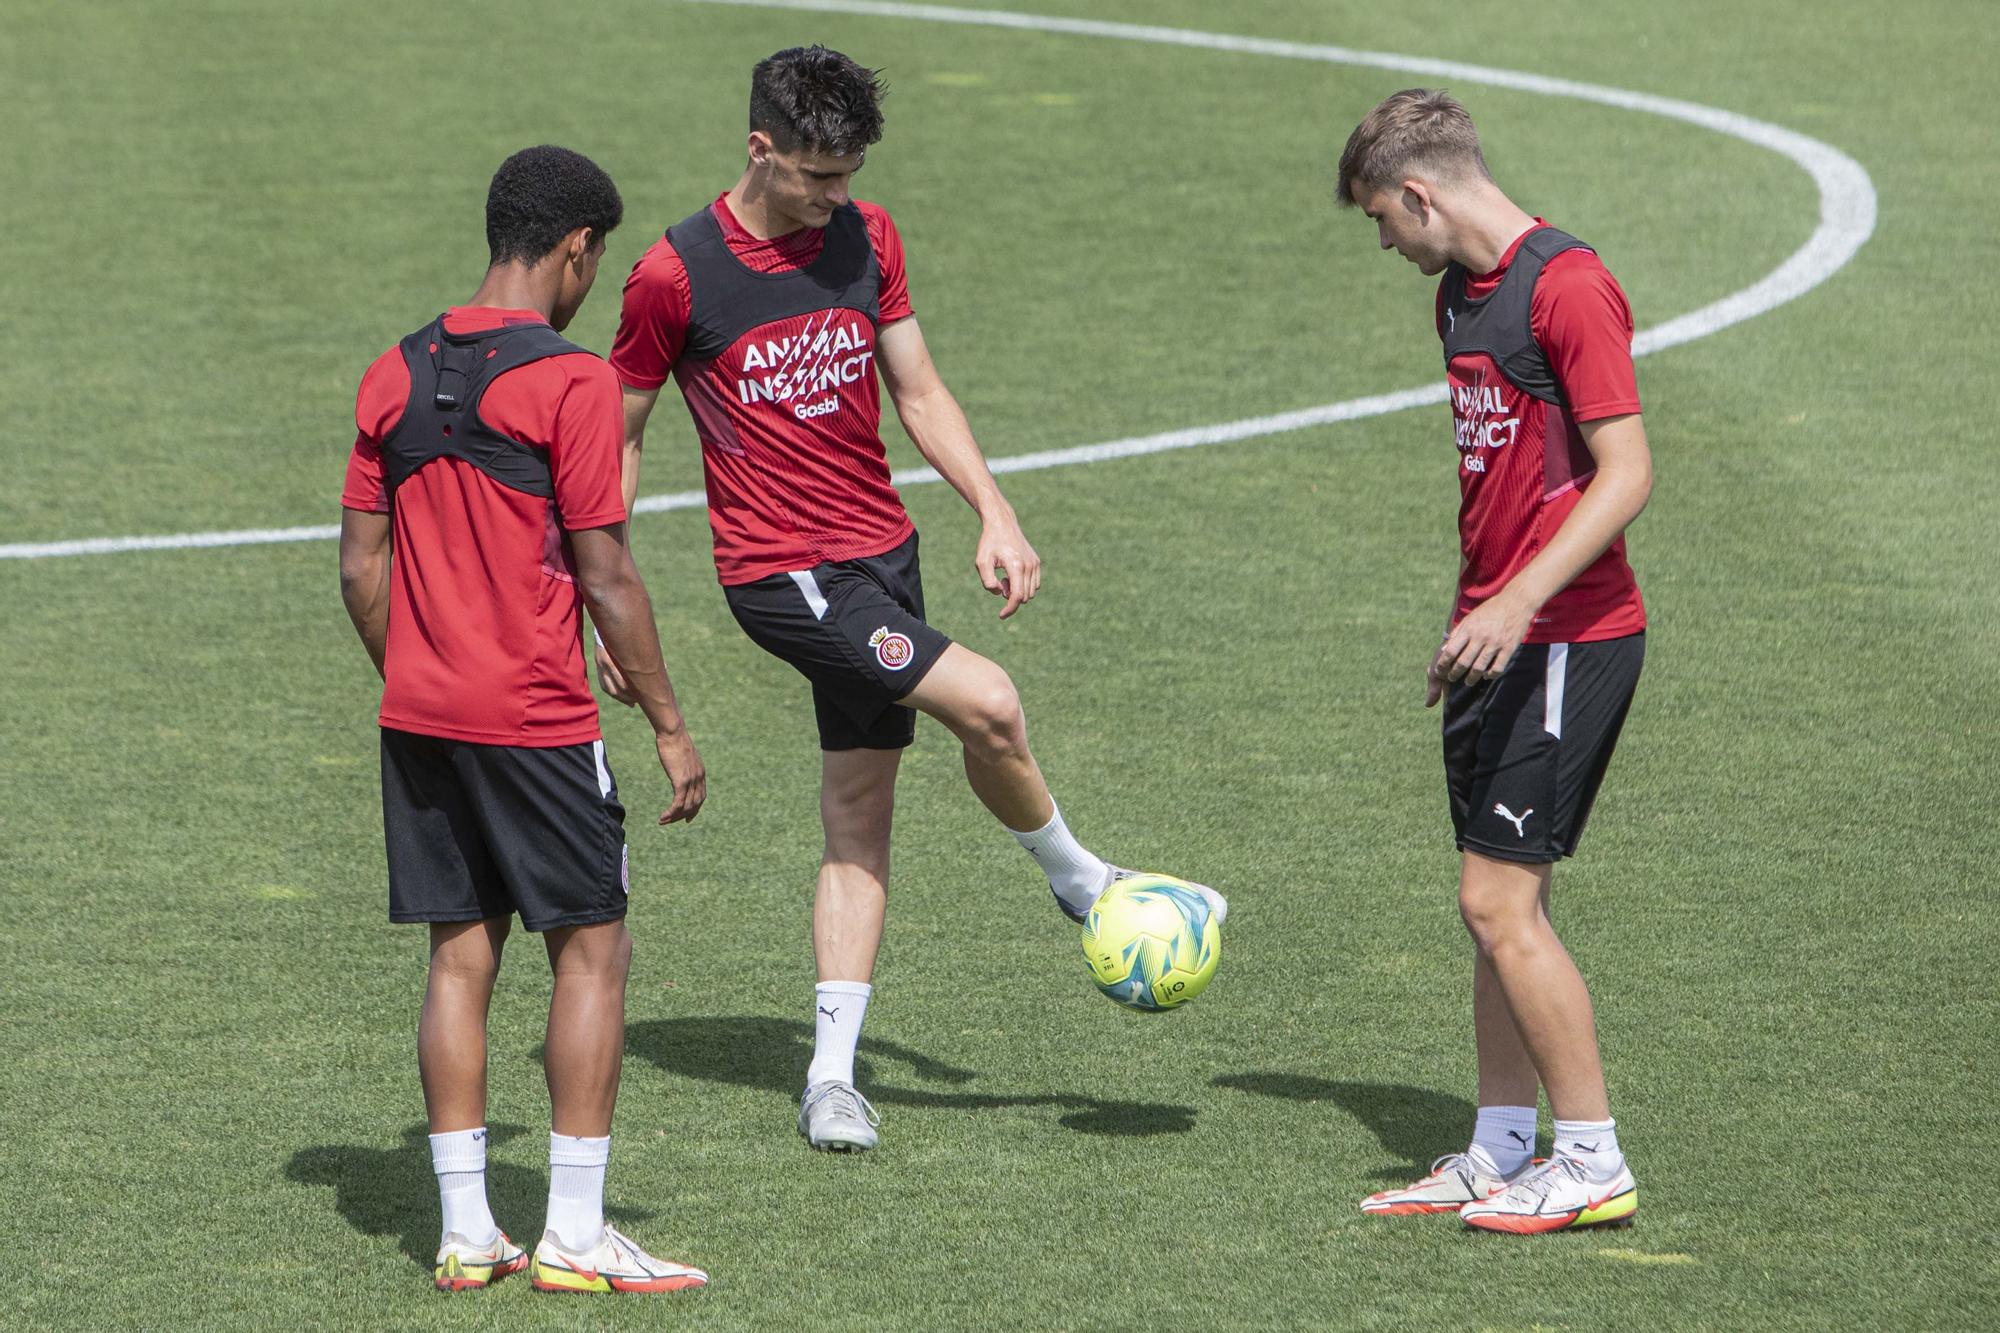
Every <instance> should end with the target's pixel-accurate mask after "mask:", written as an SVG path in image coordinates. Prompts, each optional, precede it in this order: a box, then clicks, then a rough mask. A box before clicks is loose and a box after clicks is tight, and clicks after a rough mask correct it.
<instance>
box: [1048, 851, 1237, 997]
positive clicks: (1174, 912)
mask: <svg viewBox="0 0 2000 1333" xmlns="http://www.w3.org/2000/svg"><path fill="white" fill-rule="evenodd" d="M1083 957H1084V960H1085V961H1086V962H1088V963H1089V964H1090V976H1091V979H1092V980H1093V981H1095V982H1096V983H1097V988H1098V989H1099V990H1101V991H1103V992H1104V993H1105V994H1106V995H1109V996H1110V997H1111V998H1112V999H1114V1000H1116V1001H1117V1002H1118V1003H1120V1004H1122V1005H1124V1006H1125V1007H1126V1008H1128V1009H1140V1010H1144V1011H1147V1012H1157V1011H1159V1010H1162V1009H1172V1008H1174V1007H1175V1006H1176V1005H1182V1004H1186V1003H1187V1002H1188V1001H1189V1000H1192V999H1193V998H1194V997H1195V996H1197V995H1199V994H1201V992H1202V990H1203V989H1204V988H1205V987H1207V985H1208V982H1209V978H1211V977H1213V976H1214V975H1215V964H1216V961H1217V960H1218V959H1220V958H1221V957H1222V924H1221V923H1220V922H1218V921H1216V920H1215V919H1214V918H1213V917H1211V916H1210V915H1209V914H1208V900H1207V899H1205V898H1203V897H1202V896H1201V894H1199V893H1197V892H1196V891H1195V889H1194V888H1193V886H1191V885H1189V884H1186V883H1184V882H1183V881H1181V880H1178V879H1174V878H1172V877H1171V876H1168V875H1132V876H1130V877H1128V878H1125V879H1121V880H1119V881H1118V882H1117V883H1115V884H1113V885H1112V886H1111V887H1110V888H1108V889H1106V890H1105V891H1104V893H1103V895H1102V896H1101V897H1099V898H1098V900H1097V904H1096V906H1094V907H1092V908H1091V909H1090V914H1089V915H1088V916H1087V917H1085V918H1084V922H1083Z"/></svg>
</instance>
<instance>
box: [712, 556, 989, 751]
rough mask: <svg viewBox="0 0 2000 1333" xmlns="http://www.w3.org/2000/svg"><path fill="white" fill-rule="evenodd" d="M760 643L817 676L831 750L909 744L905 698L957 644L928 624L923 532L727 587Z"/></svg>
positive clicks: (816, 693) (910, 717)
mask: <svg viewBox="0 0 2000 1333" xmlns="http://www.w3.org/2000/svg"><path fill="white" fill-rule="evenodd" d="M723 593H724V595H725V596H726V597H727V598H728V600H729V610H730V611H731V613H732V614H734V615H735V617H736V623H737V624H739V625H741V626H742V627H743V632H744V633H745V634H748V635H749V636H750V639H751V642H753V643H755V644H756V645H757V646H758V647H759V648H762V649H763V650H764V651H765V652H767V653H770V654H771V655H772V656H774V657H777V658H780V659H782V660H783V661H786V662H789V663H791V664H792V665H793V666H794V667H797V668H798V670H799V673H800V674H801V675H803V676H804V677H805V678H806V679H807V680H809V681H811V682H812V695H813V712H814V713H815V714H816V715H817V716H818V718H819V744H820V748H821V749H823V750H900V749H902V748H903V747H904V746H906V745H908V744H909V743H910V742H911V741H912V740H914V739H915V738H916V734H917V715H916V713H915V712H914V711H912V710H911V709H909V708H906V707H903V706H902V705H901V703H900V700H901V699H902V698H903V696H905V695H907V694H908V693H909V692H910V691H911V690H914V689H915V688H916V687H917V682H918V681H920V680H922V679H923V678H924V675H925V673H926V672H928V671H929V670H930V669H931V668H932V667H933V666H935V665H937V660H938V658H939V657H940V656H942V655H943V653H944V650H945V649H947V648H949V647H951V640H950V639H949V638H947V637H945V636H944V635H943V634H941V633H940V632H938V631H937V630H935V629H932V628H931V627H930V626H929V625H926V624H925V623H924V584H923V578H922V576H921V575H920V574H919V572H918V569H917V536H916V534H915V533H911V534H910V539H909V540H908V541H906V542H904V543H903V544H902V545H901V546H898V547H897V548H896V549H895V550H893V551H887V552H884V553H883V554H881V555H872V556H867V557H864V558H863V559H860V560H838V561H834V562H832V563H830V564H823V565H814V566H813V567H812V568H811V569H802V570H797V571H794V572H793V573H790V574H773V575H771V576H770V577H768V578H762V579H758V580H757V581H756V582H755V583H745V584H741V585H739V586H737V587H734V588H725V589H723Z"/></svg>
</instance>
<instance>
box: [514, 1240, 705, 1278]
mask: <svg viewBox="0 0 2000 1333" xmlns="http://www.w3.org/2000/svg"><path fill="white" fill-rule="evenodd" d="M528 1276H529V1280H530V1281H531V1282H533V1283H534V1287H535V1290H536V1291H564V1292H571V1293H584V1292H596V1293H599V1294H609V1293H612V1292H621V1291H685V1290H687V1289H688V1288H690V1287H705V1286H707V1285H708V1274H706V1273H704V1272H702V1271H701V1270H700V1269H699V1268H690V1267H688V1266H687V1265H686V1264H677V1263H673V1262H670V1261H669V1260H666V1259H656V1258H654V1257H653V1256H652V1255H650V1254H647V1253H646V1252H645V1251H644V1250H642V1249H640V1248H639V1245H638V1242H636V1241H634V1240H633V1239H632V1238H631V1237H630V1236H628V1235H626V1234H625V1233H624V1232H622V1231H619V1230H618V1229H617V1228H615V1227H609V1226H607V1227H605V1228H604V1235H603V1236H601V1237H599V1238H598V1242H597V1244H595V1245H593V1246H591V1247H590V1248H589V1249H588V1250H567V1249H564V1248H563V1244H562V1241H560V1240H558V1239H557V1238H556V1233H555V1232H553V1231H544V1232H543V1233H542V1241H541V1244H539V1245H537V1246H535V1262H534V1268H533V1271H531V1272H530V1273H529V1275H528Z"/></svg>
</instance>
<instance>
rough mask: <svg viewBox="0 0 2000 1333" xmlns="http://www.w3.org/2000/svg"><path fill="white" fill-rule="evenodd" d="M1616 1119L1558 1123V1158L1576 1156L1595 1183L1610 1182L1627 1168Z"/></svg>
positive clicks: (1560, 1121)
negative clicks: (1620, 1171) (1620, 1145)
mask: <svg viewBox="0 0 2000 1333" xmlns="http://www.w3.org/2000/svg"><path fill="white" fill-rule="evenodd" d="M1617 1123H1618V1122H1617V1121H1616V1120H1558V1121H1556V1152H1555V1155H1556V1156H1558V1157H1574V1158H1575V1159H1576V1160H1577V1161H1579V1162H1581V1163H1583V1169H1584V1170H1586V1171H1588V1172H1589V1173H1590V1178H1591V1179H1592V1180H1609V1179H1611V1177H1613V1176H1615V1175H1617V1174H1618V1169H1619V1168H1620V1167H1622V1166H1624V1165H1625V1154H1624V1153H1622V1152H1620V1151H1618V1131H1617V1130H1616V1129H1615V1128H1614V1126H1616V1125H1617Z"/></svg>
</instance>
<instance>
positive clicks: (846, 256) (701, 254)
mask: <svg viewBox="0 0 2000 1333" xmlns="http://www.w3.org/2000/svg"><path fill="white" fill-rule="evenodd" d="M667 240H668V242H669V243H671V244H672V245H673V247H674V253H675V254H677V255H679V256H680V257H681V264H682V265H683V266H684V267H685V268H686V269H687V275H688V290H689V292H690V293H691V294H692V296H693V300H692V301H691V302H690V304H691V305H692V306H693V309H691V310H690V311H689V312H688V327H687V344H686V348H685V350H684V351H683V352H682V356H683V357H684V358H686V359H688V360H691V361H713V360H714V359H715V358H716V357H718V356H721V355H722V354H723V353H724V352H726V351H728V350H729V349H730V348H731V347H732V346H734V345H735V343H736V340H737V339H738V338H741V337H742V336H743V335H744V334H746V333H748V332H750V330H752V329H756V328H762V327H763V326H764V325H766V324H775V323H777V322H778V321H779V320H781V319H790V318H792V317H793V316H794V315H810V314H816V313H818V312H819V311H822V310H839V309H846V310H858V311H860V312H861V313H862V314H864V315H866V316H867V317H868V322H869V323H870V324H879V323H881V310H882V307H881V301H880V297H881V289H882V267H881V265H880V264H879V263H878V262H877V261H876V258H875V247H874V245H873V244H871V243H870V242H869V239H868V223H867V221H866V219H864V218H863V217H862V216H861V210H860V209H858V208H856V207H855V206H854V205H853V204H852V203H846V204H842V205H841V206H840V207H839V208H836V209H834V210H833V220H832V221H831V222H829V223H827V224H826V243H825V246H824V248H822V249H821V250H820V252H819V258H817V259H815V260H813V262H812V263H810V264H808V265H806V266H805V267H804V268H801V269H793V270H791V271H789V272H785V273H755V272H752V271H751V270H750V269H749V268H748V267H746V266H745V265H744V263H743V261H742V260H740V259H738V258H737V257H736V256H735V255H733V254H731V253H729V242H728V241H727V240H726V239H725V238H724V237H723V234H722V224H721V223H720V222H718V221H717V220H716V217H715V209H714V208H713V207H710V208H704V209H702V210H701V211H700V212H698V213H694V214H691V215H690V216H688V217H686V218H683V219H682V220H681V221H679V222H676V223H675V224H674V225H673V226H671V227H669V228H667Z"/></svg>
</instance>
